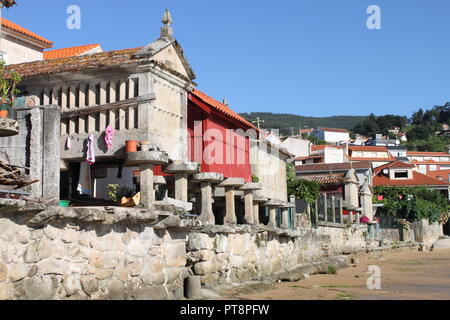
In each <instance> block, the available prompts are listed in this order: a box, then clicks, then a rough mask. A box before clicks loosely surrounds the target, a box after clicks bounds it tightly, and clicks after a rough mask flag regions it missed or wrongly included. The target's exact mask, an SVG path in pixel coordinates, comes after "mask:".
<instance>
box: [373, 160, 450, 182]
mask: <svg viewBox="0 0 450 320" xmlns="http://www.w3.org/2000/svg"><path fill="white" fill-rule="evenodd" d="M394 162H398V161H394ZM389 165H392V163H390V164H386V165H384V166H381V167H378V168H376V169H375V175H374V177H373V185H374V186H392V187H416V186H450V183H448V182H445V181H442V180H438V179H436V178H433V177H430V176H429V175H426V174H423V173H420V172H417V171H414V170H413V172H412V174H413V178H412V179H389V177H388V176H386V175H385V174H383V170H384V169H386V168H388V167H389ZM394 165H395V166H397V165H399V164H394ZM406 165H407V164H406Z"/></svg>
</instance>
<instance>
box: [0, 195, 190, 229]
mask: <svg viewBox="0 0 450 320" xmlns="http://www.w3.org/2000/svg"><path fill="white" fill-rule="evenodd" d="M0 213H2V214H4V215H10V216H14V217H17V219H18V220H20V222H21V223H24V224H27V225H30V226H43V225H46V224H49V223H51V222H52V221H55V220H68V221H73V222H75V223H93V224H103V225H112V224H115V223H120V222H130V223H133V224H134V223H136V224H138V223H150V224H154V225H155V226H154V227H155V228H157V229H163V228H190V227H192V226H196V225H197V224H196V222H189V221H188V220H186V221H185V220H183V219H182V218H181V217H180V215H181V214H183V213H185V208H183V207H180V206H179V205H178V204H177V203H172V202H167V201H166V202H155V203H154V204H153V205H152V207H151V208H150V209H139V208H124V207H69V208H63V207H56V206H49V205H45V204H42V203H31V202H26V201H23V200H12V199H0Z"/></svg>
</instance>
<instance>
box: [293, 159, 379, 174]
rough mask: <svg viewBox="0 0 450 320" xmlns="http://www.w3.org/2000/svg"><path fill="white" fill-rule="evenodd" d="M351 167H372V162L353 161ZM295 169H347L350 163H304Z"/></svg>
mask: <svg viewBox="0 0 450 320" xmlns="http://www.w3.org/2000/svg"><path fill="white" fill-rule="evenodd" d="M352 167H353V169H372V163H371V162H370V161H360V162H353V163H352ZM295 169H296V171H297V172H326V171H329V172H331V171H347V170H349V169H350V163H323V164H322V163H321V164H305V165H302V166H297V167H295Z"/></svg>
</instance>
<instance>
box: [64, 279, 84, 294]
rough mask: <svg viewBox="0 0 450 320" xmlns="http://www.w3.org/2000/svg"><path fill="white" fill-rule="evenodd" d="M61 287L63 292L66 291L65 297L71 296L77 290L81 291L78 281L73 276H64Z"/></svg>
mask: <svg viewBox="0 0 450 320" xmlns="http://www.w3.org/2000/svg"><path fill="white" fill-rule="evenodd" d="M62 286H63V288H64V291H66V295H67V296H69V297H70V296H73V295H74V294H76V293H77V292H78V291H79V290H81V284H80V281H79V280H78V279H77V277H76V276H75V275H73V274H65V275H64V277H63V281H62Z"/></svg>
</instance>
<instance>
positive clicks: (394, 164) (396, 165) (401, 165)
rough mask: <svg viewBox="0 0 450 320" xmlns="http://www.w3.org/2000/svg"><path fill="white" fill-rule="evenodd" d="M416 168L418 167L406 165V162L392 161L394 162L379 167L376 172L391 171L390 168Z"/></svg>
mask: <svg viewBox="0 0 450 320" xmlns="http://www.w3.org/2000/svg"><path fill="white" fill-rule="evenodd" d="M415 167H416V166H415V165H413V164H409V163H405V162H402V161H392V162H389V163H387V164H385V165H382V166H380V167H378V168H377V169H376V172H379V171H381V170H384V169H389V168H394V169H397V168H415Z"/></svg>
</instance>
